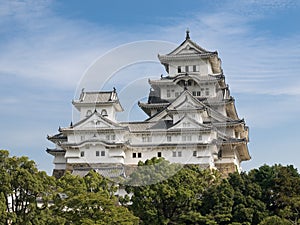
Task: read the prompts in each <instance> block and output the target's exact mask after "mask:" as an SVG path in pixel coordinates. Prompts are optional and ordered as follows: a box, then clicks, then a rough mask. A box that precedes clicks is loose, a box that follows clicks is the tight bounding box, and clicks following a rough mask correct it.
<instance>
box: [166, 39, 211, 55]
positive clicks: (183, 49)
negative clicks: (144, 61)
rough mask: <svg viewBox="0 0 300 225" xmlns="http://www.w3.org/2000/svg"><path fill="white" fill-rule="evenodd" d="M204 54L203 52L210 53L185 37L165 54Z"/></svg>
mask: <svg viewBox="0 0 300 225" xmlns="http://www.w3.org/2000/svg"><path fill="white" fill-rule="evenodd" d="M193 53H194V54H195V53H197V54H205V53H212V52H210V51H207V50H205V49H204V48H202V47H200V46H199V45H197V44H196V43H195V42H193V41H192V40H191V39H186V40H185V41H184V42H182V43H181V45H179V46H178V47H177V48H176V49H174V50H173V51H172V52H170V53H169V54H167V55H180V54H193Z"/></svg>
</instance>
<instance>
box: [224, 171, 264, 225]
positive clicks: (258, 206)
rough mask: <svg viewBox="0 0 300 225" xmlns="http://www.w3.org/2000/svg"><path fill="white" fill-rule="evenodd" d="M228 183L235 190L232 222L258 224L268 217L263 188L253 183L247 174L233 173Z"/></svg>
mask: <svg viewBox="0 0 300 225" xmlns="http://www.w3.org/2000/svg"><path fill="white" fill-rule="evenodd" d="M228 182H229V183H230V184H231V186H232V188H233V189H234V198H233V200H234V204H233V207H232V221H233V222H239V223H242V224H249V225H250V224H253V225H254V224H258V223H259V222H260V221H261V220H262V219H263V218H264V217H266V216H267V215H268V211H267V210H266V204H265V203H264V201H263V200H262V197H263V196H262V190H261V187H260V186H259V185H258V184H257V183H255V182H253V181H252V180H251V179H250V178H249V176H248V174H246V173H241V174H239V173H233V174H230V176H229V177H228Z"/></svg>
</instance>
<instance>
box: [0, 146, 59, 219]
mask: <svg viewBox="0 0 300 225" xmlns="http://www.w3.org/2000/svg"><path fill="white" fill-rule="evenodd" d="M0 182H1V183H0V201H1V202H0V211H1V214H0V221H1V222H2V224H42V222H38V221H37V219H38V218H39V217H40V216H41V215H43V211H45V210H47V208H48V203H49V200H50V199H51V197H52V193H53V187H54V185H55V182H54V178H52V177H49V176H48V175H47V174H46V173H45V172H43V171H38V169H37V168H36V165H35V163H34V161H32V160H28V158H27V157H24V156H22V157H15V156H13V157H9V152H8V151H5V150H0Z"/></svg>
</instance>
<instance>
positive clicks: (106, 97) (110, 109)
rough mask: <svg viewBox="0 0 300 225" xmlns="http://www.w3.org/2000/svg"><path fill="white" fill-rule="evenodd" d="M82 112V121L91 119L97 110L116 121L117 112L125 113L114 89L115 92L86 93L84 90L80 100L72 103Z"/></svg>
mask: <svg viewBox="0 0 300 225" xmlns="http://www.w3.org/2000/svg"><path fill="white" fill-rule="evenodd" d="M72 103H73V105H74V106H75V108H76V109H77V110H78V111H79V112H80V120H82V119H85V118H87V117H89V116H90V115H91V114H92V113H93V112H94V111H95V110H97V112H99V113H100V114H101V115H102V116H103V117H107V118H108V119H110V120H112V121H116V112H122V111H124V110H123V108H122V106H121V104H120V102H119V99H118V95H117V92H116V89H115V88H114V89H113V91H100V92H93V91H92V92H85V91H84V89H83V90H82V92H81V94H80V97H79V99H78V100H75V101H73V102H72Z"/></svg>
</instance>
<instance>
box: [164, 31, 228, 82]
mask: <svg viewBox="0 0 300 225" xmlns="http://www.w3.org/2000/svg"><path fill="white" fill-rule="evenodd" d="M158 58H159V60H160V62H161V63H162V64H163V65H164V66H165V68H166V71H167V73H168V74H169V76H170V77H174V76H177V75H179V74H185V73H189V74H197V75H202V76H207V75H208V74H211V75H212V74H221V73H222V69H221V60H220V59H219V57H218V53H217V52H216V51H214V52H211V51H207V50H206V49H204V48H202V47H200V46H199V45H197V44H196V43H195V42H193V41H192V40H191V39H190V35H189V31H188V30H187V31H186V37H185V40H184V41H183V42H182V43H181V44H180V45H179V46H178V47H177V48H176V49H174V50H173V51H172V52H170V53H168V54H166V55H158Z"/></svg>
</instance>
